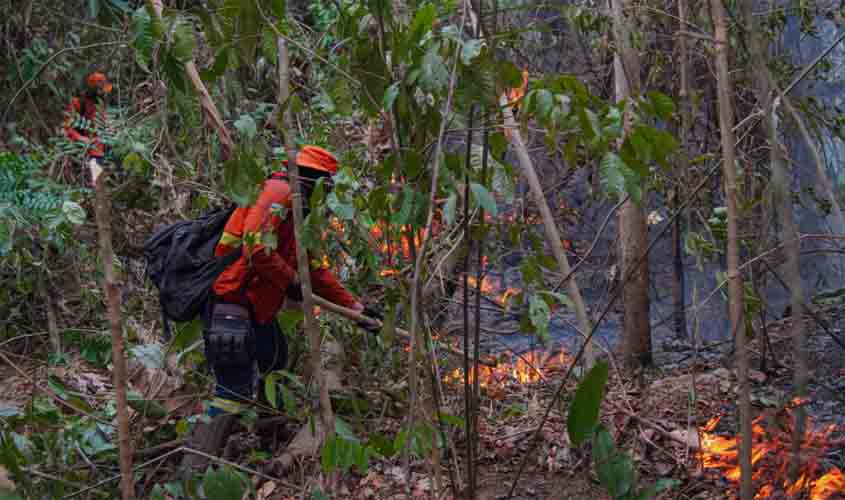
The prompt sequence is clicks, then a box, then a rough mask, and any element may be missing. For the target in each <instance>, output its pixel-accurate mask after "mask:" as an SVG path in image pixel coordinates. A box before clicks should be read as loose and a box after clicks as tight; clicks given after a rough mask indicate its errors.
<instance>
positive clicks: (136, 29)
mask: <svg viewBox="0 0 845 500" xmlns="http://www.w3.org/2000/svg"><path fill="white" fill-rule="evenodd" d="M157 22H158V21H157V20H156V21H154V20H153V18H152V17H151V16H150V13H149V11H148V10H147V8H146V7H139V8H138V9H136V10H135V13H134V14H133V15H132V48H133V49H135V61H136V62H137V63H138V66H140V67H141V68H142V69H143V70H144V71H147V72H149V71H150V69H149V64H150V58H151V57H152V52H153V47H154V46H155V44H156V42H157V40H158V38H159V35H158V33H159V32H160V27H158V29H157V28H156V23H157Z"/></svg>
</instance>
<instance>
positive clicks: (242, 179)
mask: <svg viewBox="0 0 845 500" xmlns="http://www.w3.org/2000/svg"><path fill="white" fill-rule="evenodd" d="M263 181H264V171H263V170H262V168H261V165H260V164H259V163H258V159H257V158H256V156H255V153H253V152H251V151H249V150H238V151H237V152H236V154H234V155H232V158H230V159H229V160H228V161H227V162H226V163H224V164H223V186H224V188H225V191H226V195H227V196H229V198H231V199H232V200H233V201H234V202H235V203H237V204H238V205H240V206H242V207H247V206H250V205H252V204H253V203H255V200H256V198H258V193H259V191H260V190H261V185H262V183H263Z"/></svg>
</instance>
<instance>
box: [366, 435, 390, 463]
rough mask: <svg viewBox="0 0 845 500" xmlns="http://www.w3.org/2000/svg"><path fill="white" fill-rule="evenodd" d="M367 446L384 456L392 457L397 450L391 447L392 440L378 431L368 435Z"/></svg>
mask: <svg viewBox="0 0 845 500" xmlns="http://www.w3.org/2000/svg"><path fill="white" fill-rule="evenodd" d="M367 448H368V449H370V450H373V451H375V452H376V453H378V454H379V455H381V456H382V457H385V458H389V457H392V456H393V455H394V454H395V453H396V452H397V450H396V448H394V447H393V440H391V439H388V438H387V437H386V436H385V435H384V434H382V433H380V432H376V433H375V434H371V435H370V439H369V440H368V441H367Z"/></svg>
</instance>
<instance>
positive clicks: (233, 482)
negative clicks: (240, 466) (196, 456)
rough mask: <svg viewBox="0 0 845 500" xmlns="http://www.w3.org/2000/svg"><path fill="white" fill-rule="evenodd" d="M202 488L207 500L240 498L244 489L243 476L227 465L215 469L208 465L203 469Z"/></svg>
mask: <svg viewBox="0 0 845 500" xmlns="http://www.w3.org/2000/svg"><path fill="white" fill-rule="evenodd" d="M202 488H203V490H204V492H205V496H206V497H207V498H208V500H232V499H240V498H243V495H244V492H245V491H246V485H245V484H244V478H243V477H242V476H241V475H240V474H238V473H237V472H235V471H234V470H232V469H230V468H228V467H221V468H219V469H217V470H216V471H215V470H213V469H212V468H211V467H209V468H208V470H206V471H205V476H204V477H203V481H202Z"/></svg>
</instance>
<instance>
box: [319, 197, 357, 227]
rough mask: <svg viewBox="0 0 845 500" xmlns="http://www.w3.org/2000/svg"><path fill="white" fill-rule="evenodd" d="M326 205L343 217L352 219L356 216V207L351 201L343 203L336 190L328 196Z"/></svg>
mask: <svg viewBox="0 0 845 500" xmlns="http://www.w3.org/2000/svg"><path fill="white" fill-rule="evenodd" d="M326 205H327V206H328V207H329V210H331V211H332V212H334V213H335V214H336V215H337V216H338V217H340V218H341V219H344V220H352V219H353V218H355V207H354V206H353V205H352V204H350V203H341V201H340V200H339V199H338V198H337V193H336V192H334V191H332V192H331V193H329V195H328V196H326Z"/></svg>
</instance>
